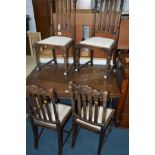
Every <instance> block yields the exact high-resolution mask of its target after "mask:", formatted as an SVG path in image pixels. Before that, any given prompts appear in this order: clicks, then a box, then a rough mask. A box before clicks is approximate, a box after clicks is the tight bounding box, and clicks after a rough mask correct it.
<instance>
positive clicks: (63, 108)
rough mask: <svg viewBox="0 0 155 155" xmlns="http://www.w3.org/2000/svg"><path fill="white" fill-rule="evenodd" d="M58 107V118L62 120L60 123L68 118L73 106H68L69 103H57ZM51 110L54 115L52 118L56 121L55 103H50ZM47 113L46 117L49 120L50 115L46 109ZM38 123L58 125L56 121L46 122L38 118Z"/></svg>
mask: <svg viewBox="0 0 155 155" xmlns="http://www.w3.org/2000/svg"><path fill="white" fill-rule="evenodd" d="M56 109H57V112H58V119H59V121H60V124H61V123H63V120H64V119H65V118H66V116H67V115H68V114H69V113H70V112H71V107H70V106H67V105H64V104H60V103H58V104H56ZM49 110H50V113H51V117H52V120H53V121H55V120H56V119H55V115H54V110H53V104H52V103H51V104H49ZM40 114H41V117H42V118H43V114H42V113H40ZM45 115H46V119H47V120H49V118H48V115H47V111H45ZM35 122H36V123H40V124H42V125H48V126H51V127H56V125H55V124H54V123H46V122H44V121H38V120H35Z"/></svg>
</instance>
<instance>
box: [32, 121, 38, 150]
mask: <svg viewBox="0 0 155 155" xmlns="http://www.w3.org/2000/svg"><path fill="white" fill-rule="evenodd" d="M31 124H32V131H33V137H34V148H35V149H37V148H38V127H37V126H36V125H34V124H33V123H31Z"/></svg>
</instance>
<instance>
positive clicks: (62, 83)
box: [26, 64, 120, 98]
mask: <svg viewBox="0 0 155 155" xmlns="http://www.w3.org/2000/svg"><path fill="white" fill-rule="evenodd" d="M103 71H104V66H103V65H94V66H93V67H91V66H89V67H84V68H82V69H81V70H80V71H79V72H74V70H72V71H71V72H70V73H69V76H68V79H67V80H65V78H64V75H63V73H64V66H63V65H62V64H58V65H57V66H56V65H54V64H50V65H48V66H44V67H43V68H41V70H36V69H34V70H33V71H32V72H31V74H29V76H28V77H27V80H26V83H27V85H28V84H36V85H39V86H41V87H45V88H55V89H56V90H57V93H58V95H59V97H60V98H69V97H70V93H69V88H68V84H69V81H75V82H76V83H77V84H88V85H90V86H92V87H94V88H96V89H99V90H108V91H110V96H111V97H119V96H120V91H119V88H118V87H117V84H116V79H115V77H114V76H113V75H112V76H111V77H110V78H109V79H108V80H105V79H104V78H103Z"/></svg>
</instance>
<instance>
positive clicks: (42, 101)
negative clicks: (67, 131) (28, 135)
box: [26, 85, 72, 155]
mask: <svg viewBox="0 0 155 155" xmlns="http://www.w3.org/2000/svg"><path fill="white" fill-rule="evenodd" d="M26 99H27V109H28V116H29V118H30V122H31V125H32V131H33V136H34V148H35V149H37V148H38V142H39V138H40V135H41V133H42V131H43V130H41V132H40V133H39V134H38V127H42V129H44V128H49V129H52V130H56V131H57V135H58V154H59V155H62V147H63V131H64V126H65V124H66V123H67V121H68V120H69V118H70V116H71V113H72V111H71V107H70V106H67V105H63V104H61V103H58V99H57V94H56V91H55V89H44V88H41V87H39V86H36V85H27V87H26Z"/></svg>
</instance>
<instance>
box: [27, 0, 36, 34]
mask: <svg viewBox="0 0 155 155" xmlns="http://www.w3.org/2000/svg"><path fill="white" fill-rule="evenodd" d="M26 14H27V15H29V16H30V21H29V28H30V29H29V31H30V32H36V23H35V19H34V12H33V6H32V0H26Z"/></svg>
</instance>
